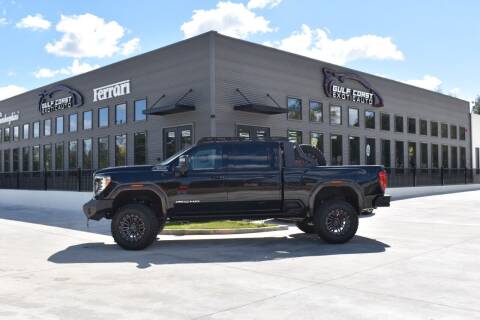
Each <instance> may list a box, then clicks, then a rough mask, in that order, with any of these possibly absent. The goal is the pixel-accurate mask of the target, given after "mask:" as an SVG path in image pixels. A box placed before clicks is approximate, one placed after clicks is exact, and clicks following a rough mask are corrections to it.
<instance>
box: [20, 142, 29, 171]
mask: <svg viewBox="0 0 480 320" xmlns="http://www.w3.org/2000/svg"><path fill="white" fill-rule="evenodd" d="M22 163H23V164H22V170H23V171H28V170H30V147H23V149H22Z"/></svg>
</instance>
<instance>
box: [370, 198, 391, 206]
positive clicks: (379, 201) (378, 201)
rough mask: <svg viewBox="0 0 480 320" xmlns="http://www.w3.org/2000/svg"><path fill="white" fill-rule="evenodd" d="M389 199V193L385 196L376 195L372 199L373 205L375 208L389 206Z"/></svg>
mask: <svg viewBox="0 0 480 320" xmlns="http://www.w3.org/2000/svg"><path fill="white" fill-rule="evenodd" d="M390 199H391V196H389V195H385V196H378V197H376V198H375V200H374V201H373V206H374V207H375V208H378V207H390Z"/></svg>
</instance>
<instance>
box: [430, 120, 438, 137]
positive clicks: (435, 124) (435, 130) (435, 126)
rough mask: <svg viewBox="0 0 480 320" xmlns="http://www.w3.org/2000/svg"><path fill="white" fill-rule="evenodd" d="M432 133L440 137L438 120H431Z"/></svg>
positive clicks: (433, 135)
mask: <svg viewBox="0 0 480 320" xmlns="http://www.w3.org/2000/svg"><path fill="white" fill-rule="evenodd" d="M430 135H431V136H432V137H438V122H435V121H431V122H430Z"/></svg>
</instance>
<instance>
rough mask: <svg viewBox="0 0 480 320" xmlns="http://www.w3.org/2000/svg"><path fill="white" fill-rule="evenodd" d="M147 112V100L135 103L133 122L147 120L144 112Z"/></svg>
mask: <svg viewBox="0 0 480 320" xmlns="http://www.w3.org/2000/svg"><path fill="white" fill-rule="evenodd" d="M146 110H147V100H145V99H143V100H137V101H135V113H134V121H143V120H145V119H147V116H146V115H145V113H144V112H145V111H146Z"/></svg>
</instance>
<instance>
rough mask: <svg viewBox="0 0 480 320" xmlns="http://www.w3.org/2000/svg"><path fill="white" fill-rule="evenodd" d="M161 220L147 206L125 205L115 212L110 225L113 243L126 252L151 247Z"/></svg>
mask: <svg viewBox="0 0 480 320" xmlns="http://www.w3.org/2000/svg"><path fill="white" fill-rule="evenodd" d="M160 228H161V220H160V219H159V218H158V217H157V216H156V215H155V212H154V211H153V210H152V209H151V208H150V207H148V206H145V205H142V204H127V205H125V206H123V207H121V208H120V209H118V210H117V212H116V213H115V215H114V216H113V219H112V223H111V230H112V236H113V239H114V240H115V242H116V243H117V244H118V245H119V246H121V247H122V248H124V249H126V250H142V249H145V248H146V247H148V246H149V245H151V244H152V243H153V242H154V241H155V239H156V238H157V234H158V233H159V232H160V231H159V230H160Z"/></svg>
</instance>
